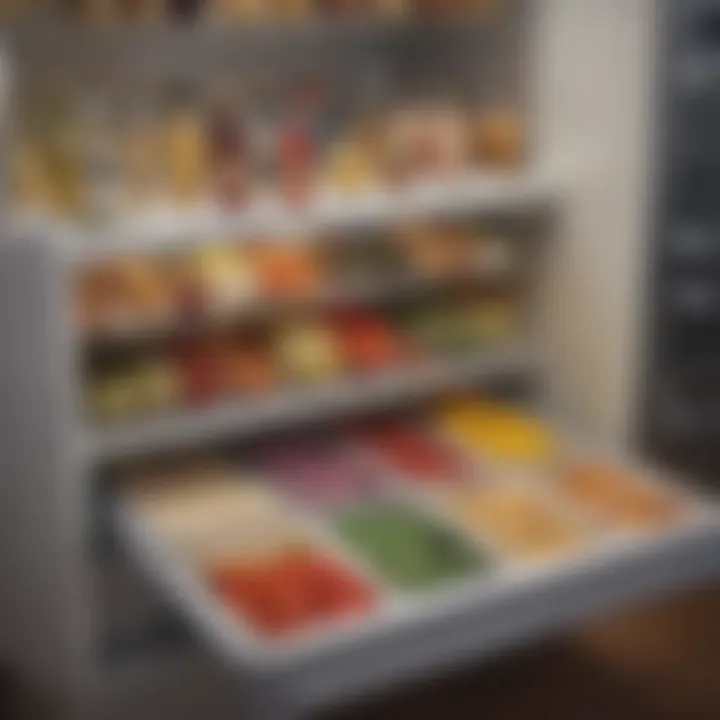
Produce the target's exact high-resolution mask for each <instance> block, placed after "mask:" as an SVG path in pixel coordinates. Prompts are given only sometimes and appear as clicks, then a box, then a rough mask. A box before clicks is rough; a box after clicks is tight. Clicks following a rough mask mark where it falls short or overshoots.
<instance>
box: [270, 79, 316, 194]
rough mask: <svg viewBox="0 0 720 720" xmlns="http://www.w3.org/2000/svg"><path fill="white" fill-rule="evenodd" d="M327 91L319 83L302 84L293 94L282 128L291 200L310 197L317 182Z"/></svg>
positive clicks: (285, 189)
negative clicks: (323, 112)
mask: <svg viewBox="0 0 720 720" xmlns="http://www.w3.org/2000/svg"><path fill="white" fill-rule="evenodd" d="M323 97H324V93H323V92H322V91H321V90H320V86H319V85H317V84H316V83H313V82H311V83H306V84H303V85H301V86H300V87H299V88H298V90H297V91H296V92H295V93H294V94H293V95H292V96H291V98H290V106H289V109H288V111H287V115H286V119H285V122H284V123H283V126H282V128H281V131H280V137H279V154H280V185H281V192H282V194H283V196H284V197H285V199H286V200H287V201H288V202H290V203H293V204H295V203H302V202H305V201H306V200H308V198H309V196H310V194H311V192H312V190H313V185H314V176H315V170H316V163H317V155H318V152H317V151H318V140H319V139H320V138H319V134H320V132H321V130H320V128H321V127H322V122H321V114H322V102H323Z"/></svg>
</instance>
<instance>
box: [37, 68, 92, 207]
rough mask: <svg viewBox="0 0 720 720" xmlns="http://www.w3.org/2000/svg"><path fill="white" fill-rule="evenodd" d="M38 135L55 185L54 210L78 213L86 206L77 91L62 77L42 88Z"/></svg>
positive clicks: (53, 187) (50, 181)
mask: <svg viewBox="0 0 720 720" xmlns="http://www.w3.org/2000/svg"><path fill="white" fill-rule="evenodd" d="M41 94H42V96H43V97H42V99H41V100H40V104H39V108H38V109H39V112H38V116H37V117H38V120H37V123H38V125H37V137H38V139H39V143H40V145H41V147H42V152H43V154H44V156H45V166H46V169H47V173H48V179H49V183H50V185H51V186H52V205H53V210H54V212H56V213H58V214H61V215H70V216H77V215H79V214H80V213H81V212H82V211H83V208H84V198H83V192H82V183H81V172H80V134H79V132H78V123H77V117H76V115H75V113H74V112H73V107H75V105H74V103H73V93H72V91H71V89H70V86H69V85H68V84H67V83H66V82H65V81H64V78H62V77H55V78H54V79H51V80H50V82H49V83H48V84H47V86H46V87H45V88H44V90H43V91H41Z"/></svg>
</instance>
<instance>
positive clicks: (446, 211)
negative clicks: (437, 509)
mask: <svg viewBox="0 0 720 720" xmlns="http://www.w3.org/2000/svg"><path fill="white" fill-rule="evenodd" d="M559 197H560V182H559V178H558V175H557V174H556V173H555V172H553V171H552V170H551V169H549V168H545V167H537V168H533V169H529V170H528V171H527V172H525V173H522V174H519V175H511V174H501V173H498V174H492V175H491V174H487V173H473V174H471V175H469V176H467V177H465V178H463V179H460V180H454V181H446V182H432V183H426V184H414V185H412V186H411V187H407V188H403V189H398V190H392V191H391V190H382V191H376V192H372V193H366V194H363V195H358V196H355V197H342V196H339V195H337V194H324V195H321V196H320V197H318V198H317V199H316V200H315V201H313V202H310V203H309V204H308V205H305V206H303V207H298V208H292V207H288V206H287V205H286V204H284V203H282V202H279V201H277V200H274V199H261V200H258V201H257V202H254V203H253V204H252V206H251V207H249V208H248V209H246V210H243V211H242V212H237V213H229V212H228V213H224V212H219V211H218V210H217V208H216V207H211V206H203V207H199V208H197V209H193V210H188V211H178V210H177V209H158V210H156V211H153V212H152V213H147V214H143V215H142V216H140V215H137V216H135V217H133V218H131V219H127V220H123V221H121V222H118V223H116V224H114V225H111V226H106V227H102V228H96V227H91V226H84V225H83V226H80V225H74V224H71V223H61V222H51V223H48V222H47V221H45V220H41V219H38V218H22V219H18V221H17V224H18V230H19V232H20V233H21V234H24V235H33V236H37V237H42V238H44V240H45V241H46V242H50V243H54V244H57V245H59V246H60V247H61V248H62V249H63V252H65V253H66V254H67V255H68V256H69V257H70V258H71V260H72V262H73V263H75V264H78V265H86V264H89V263H93V262H97V261H99V260H102V259H105V258H109V257H113V256H116V255H118V254H121V253H125V252H137V251H142V252H165V251H177V250H181V249H183V248H188V247H192V246H197V245H201V244H205V243H207V241H208V238H223V239H232V238H238V239H240V240H243V239H250V238H253V237H257V236H280V237H282V236H288V235H295V236H299V235H303V234H308V233H312V232H318V231H322V230H333V229H342V230H352V229H354V228H357V229H362V228H367V227H372V226H383V225H387V224H391V223H396V222H402V221H403V220H414V219H419V218H423V217H433V216H435V217H436V216H438V215H440V216H442V215H448V216H452V215H455V216H457V214H458V213H472V212H481V211H482V212H499V213H502V212H520V211H528V212H532V211H537V210H541V209H543V208H547V207H550V206H552V205H553V204H554V203H555V201H556V200H557V199H558V198H559Z"/></svg>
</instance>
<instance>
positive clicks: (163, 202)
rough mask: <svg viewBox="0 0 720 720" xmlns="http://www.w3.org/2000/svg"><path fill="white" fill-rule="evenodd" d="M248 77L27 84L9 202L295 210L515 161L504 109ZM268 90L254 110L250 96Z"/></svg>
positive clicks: (139, 211) (512, 131) (136, 211)
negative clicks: (116, 84) (259, 84)
mask: <svg viewBox="0 0 720 720" xmlns="http://www.w3.org/2000/svg"><path fill="white" fill-rule="evenodd" d="M368 74H369V77H371V75H372V73H371V71H370V70H368ZM248 82H249V81H248V80H247V79H244V80H236V81H235V80H222V81H218V82H217V83H215V86H214V87H212V88H209V89H204V90H201V89H200V87H199V86H198V85H195V84H193V83H192V82H189V81H185V80H182V81H177V82H174V83H172V84H170V85H169V86H165V85H163V86H161V87H149V88H147V89H146V90H142V89H141V88H136V90H137V93H138V95H137V96H134V97H133V98H126V97H122V93H120V97H118V93H110V92H109V90H108V87H109V86H110V85H111V83H110V81H108V82H107V83H104V85H105V86H106V87H103V86H100V87H99V88H97V89H94V90H93V89H89V88H85V87H83V88H81V89H80V88H76V89H73V87H72V86H70V85H69V84H68V83H66V82H64V81H63V80H62V79H59V78H58V77H56V76H53V77H52V78H50V79H48V81H47V83H46V84H47V87H44V84H43V83H42V82H40V81H38V82H37V83H35V84H34V85H33V86H32V88H33V89H32V91H31V90H30V89H29V90H28V91H27V95H28V99H27V101H26V102H24V103H23V105H22V107H21V109H20V113H21V115H22V122H20V123H18V124H17V126H18V128H19V135H18V136H17V137H16V138H15V143H14V145H13V167H14V172H13V176H14V201H15V204H16V206H17V207H18V209H19V210H20V211H21V212H26V213H29V214H31V215H37V214H40V215H44V216H49V217H68V218H72V219H77V220H91V221H101V222H110V223H112V222H115V221H123V222H125V221H126V219H127V217H146V216H148V215H152V214H153V213H156V212H157V211H161V212H162V211H165V212H167V211H168V210H170V211H174V210H177V209H182V210H192V209H198V208H203V209H206V208H208V207H210V208H213V209H215V210H219V211H231V212H236V211H244V210H252V209H255V208H264V207H267V204H268V203H269V202H270V203H274V204H276V205H277V203H280V204H281V205H284V206H288V207H290V208H298V207H302V206H304V205H307V204H308V203H312V202H322V201H323V200H325V199H327V198H343V197H345V198H347V197H354V196H357V195H363V194H368V193H372V192H373V191H374V190H377V189H379V188H382V189H385V190H386V191H393V190H399V189H402V188H403V187H407V186H408V185H410V186H412V185H415V184H417V183H418V182H421V181H426V180H433V181H436V180H437V181H448V180H454V179H462V178H464V177H466V176H467V175H468V174H469V173H470V172H471V171H473V170H474V169H486V170H488V171H496V170H500V171H510V170H516V169H518V167H519V166H520V165H521V164H522V162H523V160H524V156H525V139H524V132H523V127H522V121H521V119H520V116H519V114H518V113H516V112H515V111H513V110H512V109H508V108H505V107H499V106H498V107H488V108H481V109H478V108H476V107H474V106H472V107H471V106H469V105H468V104H467V103H465V104H462V103H459V102H458V103H451V102H448V101H446V100H443V101H435V100H433V101H430V100H428V101H423V102H417V103H416V102H413V103H412V104H411V105H409V106H408V107H401V108H399V109H390V108H388V107H387V103H386V101H385V100H383V101H382V102H380V101H379V100H377V101H375V102H374V104H375V105H377V110H375V111H373V112H372V113H370V112H369V111H368V109H367V107H363V108H359V109H358V110H357V112H355V111H352V104H353V102H355V103H357V102H360V100H359V99H358V98H357V97H355V98H349V97H347V87H345V88H341V87H336V86H334V85H333V83H332V82H331V81H330V80H329V79H326V78H325V77H319V78H318V77H310V78H307V79H302V80H297V81H296V82H295V84H294V85H292V86H291V87H290V88H289V89H288V87H287V85H288V83H289V81H286V82H284V84H282V85H281V86H280V87H278V88H260V89H254V90H248V89H247V87H246V86H247V84H248ZM368 83H370V79H369V80H368ZM374 84H377V83H374ZM380 84H381V85H382V84H387V83H380ZM36 85H37V87H36ZM350 85H352V83H350ZM373 86H374V85H373ZM205 87H206V86H203V88H205ZM241 87H243V88H244V89H243V90H241V89H240V88H241ZM248 93H249V94H250V95H251V97H248ZM358 93H359V94H361V95H362V94H363V91H361V90H359V91H358ZM276 96H281V97H282V101H278V100H275V99H273V100H272V102H270V101H269V100H267V103H268V105H267V107H265V106H263V103H262V102H261V100H260V99H259V98H261V97H265V98H267V97H271V98H276ZM109 97H112V98H113V101H111V100H110V99H109ZM113 103H116V104H113ZM362 103H363V104H364V105H367V104H369V101H368V100H367V99H363V100H362ZM348 106H350V110H349V109H348Z"/></svg>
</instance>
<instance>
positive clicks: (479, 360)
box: [85, 343, 535, 463]
mask: <svg viewBox="0 0 720 720" xmlns="http://www.w3.org/2000/svg"><path fill="white" fill-rule="evenodd" d="M534 369H535V358H534V355H533V353H532V350H531V346H530V345H529V344H526V343H516V344H513V345H511V346H506V347H503V348H501V349H493V350H489V349H488V350H485V351H481V352H478V353H474V354H472V355H471V356H469V357H463V358H460V359H456V360H442V361H437V362H430V363H423V364H420V365H418V366H417V367H414V368H407V367H402V368H400V369H398V370H397V371H391V372H384V373H382V374H379V375H377V376H374V377H367V378H360V379H350V380H341V381H337V382H331V383H324V384H323V385H321V386H319V387H311V388H304V389H302V390H297V391H289V392H285V393H278V394H276V395H273V396H270V397H268V398H267V399H264V398H260V399H253V398H249V399H247V400H245V401H242V400H239V401H237V402H233V403H227V404H224V405H222V406H218V407H209V408H204V409H196V410H188V411H186V412H179V413H173V414H172V415H162V416H156V417H153V418H149V419H146V420H138V421H136V422H132V423H131V424H130V425H129V427H128V426H126V427H118V428H113V427H107V428H101V429H97V430H95V429H92V430H88V431H86V437H85V452H86V454H87V455H88V456H89V458H90V460H91V462H93V461H94V462H98V463H101V462H107V461H113V460H121V459H123V458H125V457H129V456H134V455H141V454H143V453H147V452H150V451H162V450H170V449H173V448H181V447H187V446H188V445H194V446H202V445H203V444H207V443H208V442H212V441H213V440H216V441H220V440H223V439H227V438H230V437H233V438H236V437H240V436H241V435H244V434H248V435H249V434H254V433H258V432H262V431H264V430H269V429H272V428H274V427H277V426H282V425H285V424H287V425H291V424H293V423H295V422H297V421H308V422H309V421H313V420H322V419H324V418H327V417H333V416H335V415H343V414H345V413H349V412H361V411H363V410H368V409H373V408H377V407H382V406H384V405H388V406H392V405H393V404H395V403H397V402H400V401H403V400H412V399H413V398H418V399H421V398H422V397H423V396H425V395H428V394H432V393H435V392H442V391H445V390H452V389H453V388H462V387H464V386H467V385H468V384H469V383H474V382H482V381H492V380H497V379H501V378H505V377H513V376H516V375H523V376H524V375H529V374H532V373H533V372H534Z"/></svg>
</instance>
